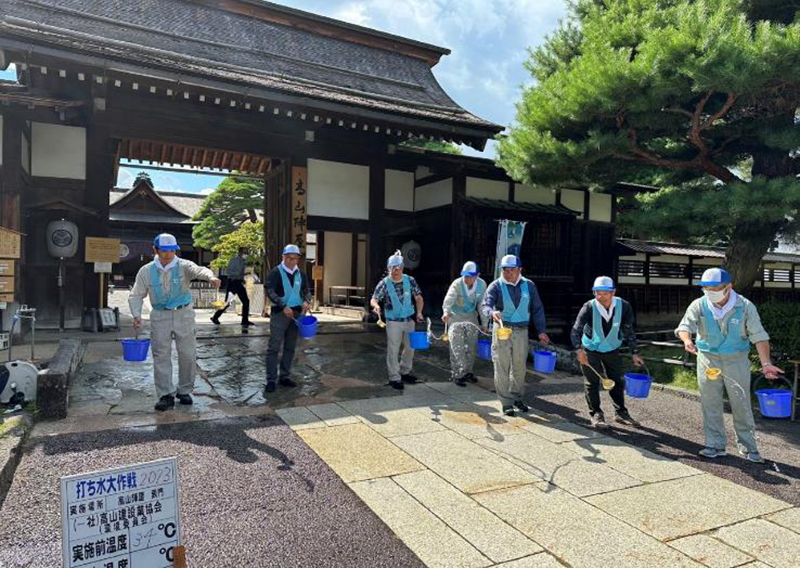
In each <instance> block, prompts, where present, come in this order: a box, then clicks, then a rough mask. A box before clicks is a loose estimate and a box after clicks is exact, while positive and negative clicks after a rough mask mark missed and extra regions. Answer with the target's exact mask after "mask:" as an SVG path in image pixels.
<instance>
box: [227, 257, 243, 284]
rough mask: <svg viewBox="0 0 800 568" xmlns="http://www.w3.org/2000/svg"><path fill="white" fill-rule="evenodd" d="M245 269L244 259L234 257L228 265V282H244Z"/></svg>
mask: <svg viewBox="0 0 800 568" xmlns="http://www.w3.org/2000/svg"><path fill="white" fill-rule="evenodd" d="M244 268H245V262H244V259H243V258H242V257H241V256H234V257H233V258H232V259H231V261H230V262H229V263H228V280H244Z"/></svg>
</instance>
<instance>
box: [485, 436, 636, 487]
mask: <svg viewBox="0 0 800 568" xmlns="http://www.w3.org/2000/svg"><path fill="white" fill-rule="evenodd" d="M477 443H478V444H480V445H481V446H483V447H485V448H487V449H489V450H492V451H494V452H497V453H499V454H500V455H502V456H504V457H506V458H507V459H509V460H510V461H512V462H513V463H518V462H522V464H523V465H521V467H523V469H526V470H527V471H530V472H531V473H533V474H534V475H536V476H538V477H539V478H541V479H543V480H545V481H549V482H550V483H552V484H554V485H556V486H557V487H560V488H561V489H564V490H565V491H568V492H569V493H572V494H573V495H576V496H578V497H585V496H588V495H596V494H598V493H606V492H608V491H615V490H618V489H625V488H626V487H634V486H636V485H640V484H641V482H640V481H638V480H636V479H634V478H632V477H629V476H627V475H625V474H624V473H620V472H619V471H615V470H613V469H611V468H610V467H607V466H605V465H603V464H599V463H592V462H589V461H586V460H585V459H584V458H583V457H582V456H580V455H578V454H576V453H575V452H572V451H570V450H569V449H567V448H565V447H564V446H563V445H559V444H556V443H554V442H550V441H548V440H545V439H544V438H540V437H539V436H536V435H534V434H530V433H527V432H525V433H523V434H520V435H519V436H508V437H506V438H505V439H504V440H477Z"/></svg>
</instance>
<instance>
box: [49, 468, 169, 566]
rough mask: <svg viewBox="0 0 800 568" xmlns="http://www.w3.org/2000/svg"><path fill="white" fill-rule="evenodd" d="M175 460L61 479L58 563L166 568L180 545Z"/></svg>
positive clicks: (67, 564)
mask: <svg viewBox="0 0 800 568" xmlns="http://www.w3.org/2000/svg"><path fill="white" fill-rule="evenodd" d="M177 475H178V460H177V458H174V457H173V458H166V459H162V460H157V461H153V462H148V463H142V464H136V465H131V466H127V467H121V468H115V469H108V470H105V471H96V472H93V473H82V474H79V475H72V476H69V477H62V478H61V532H62V537H61V538H62V545H61V546H62V551H63V556H64V568H171V567H172V565H173V562H172V560H173V548H174V547H175V546H179V545H180V544H181V531H180V500H179V498H178V480H177Z"/></svg>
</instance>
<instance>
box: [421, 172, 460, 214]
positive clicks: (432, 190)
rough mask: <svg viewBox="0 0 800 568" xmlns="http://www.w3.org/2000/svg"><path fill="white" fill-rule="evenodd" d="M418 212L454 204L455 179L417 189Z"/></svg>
mask: <svg viewBox="0 0 800 568" xmlns="http://www.w3.org/2000/svg"><path fill="white" fill-rule="evenodd" d="M416 192H417V198H416V200H415V204H416V210H417V211H422V210H424V209H433V208H434V207H440V206H442V205H449V204H451V203H452V202H453V179H452V178H450V179H445V180H442V181H437V182H436V183H431V184H428V185H424V186H422V187H418V188H416Z"/></svg>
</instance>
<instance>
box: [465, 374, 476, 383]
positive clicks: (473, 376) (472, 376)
mask: <svg viewBox="0 0 800 568" xmlns="http://www.w3.org/2000/svg"><path fill="white" fill-rule="evenodd" d="M464 378H465V379H466V380H468V381H469V382H471V383H477V382H478V377H476V376H475V375H473V374H472V373H467V376H465V377H464Z"/></svg>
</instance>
